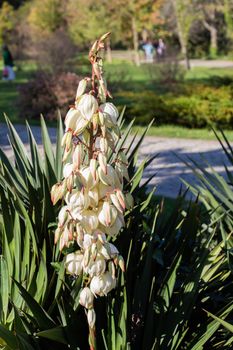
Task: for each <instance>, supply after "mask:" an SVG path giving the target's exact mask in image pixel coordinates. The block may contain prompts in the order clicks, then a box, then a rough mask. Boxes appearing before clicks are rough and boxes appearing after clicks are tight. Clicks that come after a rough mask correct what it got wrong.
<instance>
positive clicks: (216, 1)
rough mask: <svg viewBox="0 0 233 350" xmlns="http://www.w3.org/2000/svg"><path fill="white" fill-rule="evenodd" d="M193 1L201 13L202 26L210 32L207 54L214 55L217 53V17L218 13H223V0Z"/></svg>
mask: <svg viewBox="0 0 233 350" xmlns="http://www.w3.org/2000/svg"><path fill="white" fill-rule="evenodd" d="M229 2H230V1H229V0H228V3H229ZM194 3H195V4H196V8H197V9H198V10H199V11H200V13H201V15H202V23H203V25H204V27H205V28H206V30H208V32H209V34H210V49H209V55H210V56H211V57H216V55H217V53H218V19H219V16H220V15H223V10H224V2H223V0H194Z"/></svg>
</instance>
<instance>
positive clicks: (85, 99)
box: [77, 94, 98, 121]
mask: <svg viewBox="0 0 233 350" xmlns="http://www.w3.org/2000/svg"><path fill="white" fill-rule="evenodd" d="M77 108H78V110H79V111H80V112H81V114H82V116H83V118H84V119H86V120H88V121H91V119H92V117H93V115H94V114H95V113H96V111H97V109H98V102H97V100H96V99H95V97H94V96H92V95H90V94H84V95H83V96H82V97H81V98H80V100H79V102H78V105H77Z"/></svg>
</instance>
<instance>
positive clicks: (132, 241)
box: [0, 113, 233, 350]
mask: <svg viewBox="0 0 233 350" xmlns="http://www.w3.org/2000/svg"><path fill="white" fill-rule="evenodd" d="M6 121H7V124H8V128H9V139H10V144H11V147H12V150H13V154H14V160H13V161H11V160H9V159H8V157H7V156H6V155H5V154H4V152H2V151H0V155H1V161H0V196H1V203H0V209H1V217H0V248H1V258H0V278H1V279H0V339H1V340H0V341H1V343H0V345H1V347H2V348H3V349H6V350H9V349H28V350H32V349H38V350H40V349H41V350H42V349H43V350H44V349H51V350H52V349H54V348H56V349H81V350H83V349H84V350H85V349H89V345H88V326H87V322H86V315H85V312H84V310H83V308H82V307H80V304H79V300H80V299H79V294H80V290H81V288H82V286H81V282H82V276H80V277H78V278H77V277H76V276H67V275H66V274H65V265H64V261H63V256H62V254H61V253H60V252H59V249H58V248H57V247H56V246H54V232H55V229H56V220H57V215H58V212H59V210H60V208H61V205H62V204H63V203H62V202H61V201H60V202H58V203H57V205H56V206H55V207H53V205H52V202H51V199H50V189H51V188H52V186H53V185H54V184H55V183H57V182H59V181H61V179H62V156H63V155H62V150H61V147H60V142H61V140H62V137H63V128H62V122H61V119H60V118H59V120H58V127H57V145H56V147H55V149H54V148H53V145H52V143H51V141H50V139H49V135H48V130H47V128H46V125H45V122H44V120H43V118H42V119H41V130H42V140H43V145H42V149H43V155H41V153H40V152H41V150H40V149H39V147H38V145H37V144H36V141H35V139H34V137H33V134H32V132H31V129H30V127H29V126H28V125H27V131H28V136H29V143H30V154H29V155H28V154H27V151H26V149H25V148H24V145H23V143H22V141H21V140H20V138H19V136H18V134H17V133H16V131H15V129H14V127H13V126H12V124H11V123H10V121H9V120H8V119H6ZM132 125H133V122H132V123H131V124H130V125H128V127H125V125H124V120H123V113H122V114H121V115H120V117H119V118H118V126H119V128H120V129H122V130H124V132H123V134H122V137H121V139H120V140H119V141H118V144H117V146H116V150H120V149H122V148H123V149H126V154H127V157H128V163H129V166H128V171H129V179H130V180H129V182H128V183H127V184H126V189H127V190H128V191H130V192H131V194H132V195H133V197H134V202H135V203H134V207H133V208H132V209H130V210H128V211H127V212H126V213H125V228H124V229H123V230H122V231H121V233H120V235H119V236H118V237H117V238H113V239H112V240H111V242H113V243H114V245H116V247H117V248H118V249H119V250H120V252H121V254H122V255H123V257H124V260H125V262H126V272H125V273H123V272H121V273H119V276H118V284H117V288H116V289H115V290H112V291H111V293H109V294H108V296H107V297H101V298H98V299H96V300H95V310H96V333H95V334H96V347H97V349H101V350H102V349H105V350H107V349H108V350H110V349H111V350H120V349H122V350H124V349H148V350H149V349H162V350H163V349H166V350H167V349H168V350H169V349H171V350H175V349H181V350H182V349H190V350H194V349H196V350H199V349H202V348H203V349H212V348H216V349H228V348H229V347H230V346H231V344H232V341H233V339H232V337H231V336H230V335H229V331H228V330H227V327H226V324H229V321H230V319H229V315H231V312H232V309H233V304H232V296H231V295H230V291H231V287H232V278H231V272H230V269H229V264H228V255H229V252H228V250H225V247H226V243H227V244H228V241H229V239H230V238H229V235H228V233H229V232H227V231H225V229H224V225H225V224H223V221H222V220H223V218H224V216H225V213H224V212H218V213H217V212H216V210H215V211H214V210H209V211H206V212H204V213H203V210H202V208H200V206H199V204H198V203H196V202H195V203H188V202H187V201H186V200H185V195H184V196H180V197H179V198H177V200H175V201H174V205H173V208H172V210H171V211H170V212H169V213H168V212H167V208H166V201H165V205H164V202H163V201H161V202H160V203H159V204H158V202H156V201H155V198H154V191H153V189H150V191H149V192H148V191H147V185H149V182H150V180H151V179H148V181H146V182H145V183H144V184H142V181H141V180H142V176H143V172H144V169H145V168H146V167H147V166H149V165H150V162H151V161H152V160H153V158H154V157H155V156H154V157H152V158H148V159H144V160H143V162H142V163H141V164H140V165H138V151H139V149H140V145H141V143H142V142H143V139H144V136H145V134H146V132H147V130H148V128H149V127H150V126H148V128H146V129H145V132H144V133H143V135H142V136H141V137H139V138H137V136H136V135H134V136H131V138H129V135H130V134H131V129H132ZM111 157H114V153H112V154H110V155H109V159H111ZM219 230H221V231H222V233H224V234H223V238H222V237H220V235H219ZM69 249H70V250H72V251H73V248H68V251H67V253H69V252H70V251H69ZM205 310H207V311H208V312H209V315H208V313H207V312H206V311H205ZM221 325H223V326H224V327H226V330H225V331H223V328H221ZM228 329H229V328H228Z"/></svg>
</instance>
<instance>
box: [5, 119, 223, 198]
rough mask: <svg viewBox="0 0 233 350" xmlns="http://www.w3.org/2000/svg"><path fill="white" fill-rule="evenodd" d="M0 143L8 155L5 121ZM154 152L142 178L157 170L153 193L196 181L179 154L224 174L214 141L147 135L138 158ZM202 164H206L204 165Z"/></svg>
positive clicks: (21, 131) (172, 192)
mask: <svg viewBox="0 0 233 350" xmlns="http://www.w3.org/2000/svg"><path fill="white" fill-rule="evenodd" d="M16 129H17V131H18V133H19V135H20V137H21V138H22V140H23V142H24V143H25V144H27V142H28V141H27V134H26V132H25V127H24V126H22V125H16ZM32 130H33V133H34V135H35V138H36V140H37V142H38V143H39V144H41V134H40V127H38V126H33V127H32ZM49 133H50V136H51V139H52V142H54V143H55V141H56V130H55V129H54V128H50V129H49ZM0 146H1V147H2V148H3V149H4V150H5V151H6V153H7V154H8V156H9V157H10V156H12V152H11V150H10V147H9V144H8V140H7V130H6V126H5V125H4V124H0ZM154 154H158V156H157V157H156V159H155V160H154V161H153V163H152V164H151V165H150V167H149V168H148V170H147V171H146V172H145V179H146V178H148V177H149V176H151V175H152V174H154V173H155V172H156V173H157V175H156V176H155V178H154V179H153V181H152V184H154V185H156V186H157V191H156V193H157V194H160V195H164V196H168V197H176V195H177V194H178V191H179V189H180V186H181V184H182V181H181V179H184V180H186V181H187V182H189V183H191V184H193V183H195V182H196V181H197V180H196V178H195V176H194V175H193V174H192V171H191V170H190V169H189V168H188V167H187V166H186V165H185V164H184V163H183V162H182V161H181V160H180V159H179V158H178V157H180V158H182V159H186V158H187V157H191V158H192V159H194V160H195V161H197V162H199V163H200V162H201V163H202V164H203V165H205V164H204V161H203V157H204V158H205V159H206V160H207V161H208V163H209V164H210V165H211V166H213V167H214V168H215V169H216V170H217V171H218V172H219V173H220V174H222V175H224V166H223V163H224V162H225V163H227V159H226V158H225V156H224V154H223V152H222V150H221V147H220V146H219V144H218V142H217V141H204V140H187V139H175V138H172V139H167V138H162V137H146V139H145V141H144V143H143V144H142V146H141V147H140V159H143V158H144V157H145V156H152V155H154ZM177 156H178V157H177ZM205 166H206V167H207V165H205Z"/></svg>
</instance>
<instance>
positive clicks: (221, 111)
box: [117, 83, 233, 128]
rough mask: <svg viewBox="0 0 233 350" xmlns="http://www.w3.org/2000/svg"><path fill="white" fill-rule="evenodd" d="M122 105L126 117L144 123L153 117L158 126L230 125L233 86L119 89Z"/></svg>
mask: <svg viewBox="0 0 233 350" xmlns="http://www.w3.org/2000/svg"><path fill="white" fill-rule="evenodd" d="M117 97H118V98H119V99H120V102H121V103H122V105H124V104H126V103H127V110H126V117H127V118H128V119H131V118H136V123H138V124H142V125H146V124H147V123H148V122H149V121H150V120H151V119H152V116H153V118H155V120H156V122H157V123H158V125H162V124H174V125H181V126H185V127H189V128H202V127H207V126H210V125H215V126H221V127H224V128H231V127H232V125H233V102H232V101H233V100H232V98H233V85H232V83H231V84H229V85H227V86H222V87H219V86H212V87H209V86H205V85H201V84H195V85H194V86H193V87H189V86H183V85H181V84H178V85H174V92H173V93H171V92H167V93H164V94H157V93H155V92H152V91H144V92H119V93H118V95H117Z"/></svg>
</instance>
